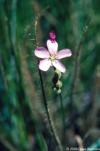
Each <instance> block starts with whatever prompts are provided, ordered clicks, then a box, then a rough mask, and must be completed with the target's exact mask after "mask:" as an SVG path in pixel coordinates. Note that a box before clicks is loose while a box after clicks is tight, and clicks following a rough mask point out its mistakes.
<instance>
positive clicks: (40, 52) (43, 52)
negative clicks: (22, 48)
mask: <svg viewBox="0 0 100 151" xmlns="http://www.w3.org/2000/svg"><path fill="white" fill-rule="evenodd" d="M34 53H35V56H37V57H38V58H49V52H48V50H47V49H45V48H44V47H38V48H36V49H35V51H34Z"/></svg>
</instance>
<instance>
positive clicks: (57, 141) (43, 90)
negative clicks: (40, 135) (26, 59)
mask: <svg viewBox="0 0 100 151" xmlns="http://www.w3.org/2000/svg"><path fill="white" fill-rule="evenodd" d="M40 17H41V15H39V16H37V18H36V20H35V44H36V47H38V40H37V25H38V22H39V19H40ZM38 62H39V60H38ZM38 73H39V77H40V82H41V90H42V95H43V101H44V106H45V110H46V114H47V118H48V122H49V126H50V129H51V132H52V136H53V139H54V140H55V142H56V144H57V145H58V148H59V151H63V148H62V145H61V142H60V139H59V137H58V135H57V134H56V131H55V128H54V124H53V121H52V118H51V116H50V112H49V108H48V103H47V99H46V95H45V89H44V84H43V78H42V73H41V70H39V68H38Z"/></svg>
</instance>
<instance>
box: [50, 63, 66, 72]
mask: <svg viewBox="0 0 100 151" xmlns="http://www.w3.org/2000/svg"><path fill="white" fill-rule="evenodd" d="M52 64H53V66H54V67H55V68H57V69H58V70H59V71H61V72H65V71H66V69H65V67H64V65H63V64H62V63H61V62H60V61H58V60H55V61H53V62H52Z"/></svg>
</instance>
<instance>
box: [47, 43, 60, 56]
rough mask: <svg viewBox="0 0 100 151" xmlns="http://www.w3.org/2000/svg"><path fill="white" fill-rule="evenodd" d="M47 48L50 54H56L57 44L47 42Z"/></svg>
mask: <svg viewBox="0 0 100 151" xmlns="http://www.w3.org/2000/svg"><path fill="white" fill-rule="evenodd" d="M47 47H48V50H49V52H50V54H56V53H57V49H58V43H57V42H56V41H51V40H47Z"/></svg>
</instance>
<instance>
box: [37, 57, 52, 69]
mask: <svg viewBox="0 0 100 151" xmlns="http://www.w3.org/2000/svg"><path fill="white" fill-rule="evenodd" d="M50 66H51V61H50V60H49V59H44V60H41V61H40V63H39V69H40V70H43V71H47V70H48V69H49V68H50Z"/></svg>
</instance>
